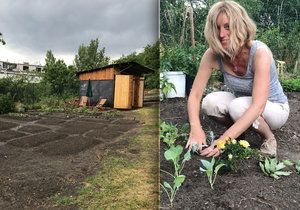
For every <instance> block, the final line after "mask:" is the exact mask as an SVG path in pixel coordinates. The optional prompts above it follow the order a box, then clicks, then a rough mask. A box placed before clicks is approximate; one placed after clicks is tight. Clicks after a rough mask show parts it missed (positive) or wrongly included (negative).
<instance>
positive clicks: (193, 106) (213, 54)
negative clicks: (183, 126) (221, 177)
mask: <svg viewBox="0 0 300 210" xmlns="http://www.w3.org/2000/svg"><path fill="white" fill-rule="evenodd" d="M255 33H256V25H255V23H254V22H253V20H252V19H251V18H250V17H249V16H248V14H247V12H246V11H245V9H244V8H243V7H242V6H240V5H239V4H238V3H236V2H234V1H221V2H218V3H215V4H214V5H213V6H212V7H211V9H210V11H209V13H208V16H207V20H206V25H205V31H204V34H205V38H206V40H207V42H208V44H209V48H208V49H207V50H206V52H205V53H204V55H203V57H202V59H201V62H200V66H199V70H198V73H197V75H196V78H195V80H194V84H193V87H192V90H191V93H190V96H189V99H188V114H189V121H190V125H191V131H190V136H189V141H188V143H187V145H186V147H188V148H191V146H192V145H193V144H197V145H199V147H198V148H200V154H201V155H204V156H207V157H210V156H218V155H219V154H220V151H219V150H218V149H217V148H216V147H215V144H216V142H217V141H218V140H219V139H224V138H226V137H231V138H237V137H238V136H240V135H241V134H242V133H243V132H244V131H246V130H247V129H248V128H249V127H250V126H252V127H253V128H254V130H255V131H257V132H258V133H259V134H260V135H261V136H262V137H263V138H264V139H265V140H264V142H263V144H262V146H261V152H262V153H264V154H266V155H270V156H276V154H277V153H276V151H277V143H276V139H275V138H274V134H273V132H272V130H274V129H278V128H280V127H281V126H283V125H284V123H285V122H286V121H287V119H288V115H289V105H288V100H287V97H286V95H285V94H284V92H283V90H282V87H281V85H280V83H279V80H278V75H277V72H276V66H275V62H274V59H273V56H272V53H271V51H270V49H269V48H268V47H267V46H266V45H265V44H264V43H262V42H260V41H256V40H254V37H255ZM214 69H219V70H220V71H221V72H222V73H223V76H224V82H225V84H226V86H227V87H229V89H230V90H231V92H214V93H210V94H208V95H207V96H206V97H205V98H204V99H203V100H202V106H201V107H202V110H203V111H204V113H206V114H207V115H209V116H212V117H214V118H216V119H218V120H219V121H223V122H225V121H228V119H229V118H231V119H232V120H233V122H234V123H233V124H232V125H231V126H230V127H229V128H228V130H226V131H225V132H224V133H223V134H222V135H221V136H220V137H219V139H218V140H216V141H214V143H213V144H212V145H210V146H209V147H207V148H206V149H203V150H202V146H203V145H206V137H205V133H204V131H203V129H202V127H201V122H200V119H199V112H200V101H201V99H202V95H203V91H204V89H205V87H206V84H207V81H208V79H209V78H210V76H211V74H212V72H213V70H214Z"/></svg>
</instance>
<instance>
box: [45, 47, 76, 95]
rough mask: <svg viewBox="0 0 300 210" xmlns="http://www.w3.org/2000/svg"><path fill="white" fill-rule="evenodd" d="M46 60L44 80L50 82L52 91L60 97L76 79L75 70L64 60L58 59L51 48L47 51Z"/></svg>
mask: <svg viewBox="0 0 300 210" xmlns="http://www.w3.org/2000/svg"><path fill="white" fill-rule="evenodd" d="M45 62H46V65H45V67H44V71H45V74H44V80H45V82H46V83H48V84H49V86H50V91H51V93H52V94H55V95H57V96H58V97H59V98H60V97H62V95H63V94H64V92H65V90H66V89H67V87H68V86H69V85H70V82H72V81H73V80H74V75H75V72H74V71H72V68H68V67H67V65H66V64H65V62H64V61H63V60H60V59H59V60H56V59H55V57H54V55H53V54H52V52H51V50H49V51H47V53H46V59H45Z"/></svg>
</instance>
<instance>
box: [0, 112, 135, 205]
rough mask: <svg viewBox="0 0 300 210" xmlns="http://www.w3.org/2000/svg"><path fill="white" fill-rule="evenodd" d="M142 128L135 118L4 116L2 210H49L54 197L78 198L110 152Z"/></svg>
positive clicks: (0, 131) (0, 133) (0, 127)
mask: <svg viewBox="0 0 300 210" xmlns="http://www.w3.org/2000/svg"><path fill="white" fill-rule="evenodd" d="M140 126H141V123H140V122H139V121H137V120H135V119H133V118H127V119H124V118H114V119H111V120H106V119H101V118H91V117H78V116H77V117H76V116H68V115H66V114H64V113H54V114H51V115H48V116H38V115H36V114H29V115H26V116H23V117H22V116H19V117H14V116H9V115H0V209H24V208H30V209H32V208H38V207H39V208H41V207H43V206H44V207H47V206H51V205H52V204H51V203H52V200H51V199H50V198H51V197H52V196H54V195H56V194H58V193H62V194H65V195H68V194H72V193H74V192H75V191H76V190H77V189H78V188H79V186H80V185H81V181H82V180H83V179H84V178H85V177H87V176H88V175H91V174H93V172H94V171H95V170H96V169H97V167H98V166H99V163H100V161H101V159H102V157H103V156H105V148H107V147H111V146H113V145H114V144H116V143H117V142H118V141H119V140H120V138H121V137H124V136H125V135H132V134H133V133H134V132H135V130H136V129H137V128H138V127H140ZM70 208H72V209H73V208H76V207H75V206H74V207H70Z"/></svg>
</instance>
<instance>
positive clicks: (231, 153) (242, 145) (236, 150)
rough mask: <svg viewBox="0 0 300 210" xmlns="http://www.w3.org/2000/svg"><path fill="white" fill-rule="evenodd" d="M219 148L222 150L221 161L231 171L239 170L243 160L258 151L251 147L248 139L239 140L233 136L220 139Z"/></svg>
mask: <svg viewBox="0 0 300 210" xmlns="http://www.w3.org/2000/svg"><path fill="white" fill-rule="evenodd" d="M217 148H218V149H220V150H222V153H221V156H220V161H221V162H222V163H224V164H225V165H226V168H227V169H228V170H230V171H237V170H238V166H239V164H240V163H241V162H242V161H243V160H245V159H247V158H250V157H251V156H253V155H254V154H256V151H255V150H253V149H251V148H250V145H249V143H248V142H247V141H246V140H240V141H239V142H237V141H236V140H235V139H232V138H227V139H224V140H219V141H218V142H217Z"/></svg>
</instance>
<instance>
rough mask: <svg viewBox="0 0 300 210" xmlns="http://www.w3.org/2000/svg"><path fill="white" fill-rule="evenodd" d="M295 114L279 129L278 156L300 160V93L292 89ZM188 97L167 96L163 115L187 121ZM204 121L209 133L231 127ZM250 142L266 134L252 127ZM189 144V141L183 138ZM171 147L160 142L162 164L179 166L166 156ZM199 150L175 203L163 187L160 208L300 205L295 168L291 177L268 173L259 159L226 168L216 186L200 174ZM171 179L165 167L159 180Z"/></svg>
mask: <svg viewBox="0 0 300 210" xmlns="http://www.w3.org/2000/svg"><path fill="white" fill-rule="evenodd" d="M287 95H288V99H289V105H290V116H289V119H288V122H287V123H286V124H285V126H284V127H282V128H281V129H279V130H278V131H276V132H275V137H276V139H277V142H278V159H279V160H284V159H290V160H294V161H295V160H300V123H299V120H300V93H288V94H287ZM186 106H187V101H186V99H168V100H166V101H164V102H162V103H161V104H160V117H161V120H165V121H167V122H172V123H173V124H177V125H178V126H179V127H180V126H181V125H183V124H184V123H186V122H188V115H187V110H186ZM201 122H202V126H203V127H204V130H205V131H206V133H207V135H208V136H209V133H211V132H210V131H212V132H213V133H214V135H215V136H219V135H221V134H222V132H224V131H225V130H226V127H223V126H221V125H220V124H218V123H216V122H215V121H213V120H211V119H209V118H208V117H207V116H205V115H203V114H201ZM245 139H246V140H248V141H249V142H250V145H251V147H253V148H259V147H260V145H261V144H262V139H261V138H260V137H259V136H258V135H257V134H256V133H254V132H253V131H251V130H248V131H246V133H245ZM180 144H181V145H185V143H184V142H180ZM165 150H166V146H165V145H164V144H163V143H162V142H161V143H160V168H161V169H162V170H165V171H169V172H172V173H173V171H174V168H173V166H172V165H171V162H167V161H166V160H165V159H164V156H163V153H164V151H165ZM200 159H204V158H203V157H200V156H199V155H196V154H193V155H192V159H191V160H190V161H188V162H187V163H186V165H185V167H184V169H183V171H182V174H184V175H185V176H186V180H185V182H184V184H183V186H181V187H180V189H179V190H178V192H177V195H176V197H175V200H174V203H173V207H170V205H169V200H168V198H167V195H166V193H165V192H164V191H163V189H162V188H161V189H160V208H161V209H251V210H252V209H259V210H264V209H288V210H293V209H295V210H296V209H297V210H298V209H300V174H297V173H296V170H295V168H293V167H291V168H288V169H287V170H289V171H292V174H291V175H290V176H288V177H282V178H280V179H279V180H274V179H273V178H270V177H267V176H265V175H264V174H263V173H262V172H261V171H260V168H259V165H258V163H259V161H258V159H257V158H252V159H248V160H246V161H244V162H243V164H242V165H241V166H240V169H239V170H238V171H237V172H224V171H223V172H222V173H220V174H219V176H218V177H217V179H216V182H215V185H214V189H211V188H210V185H209V182H208V179H207V177H206V175H205V174H203V173H200V170H199V167H200ZM163 181H169V182H170V177H169V175H166V174H165V173H163V172H161V175H160V182H161V183H162V182H163Z"/></svg>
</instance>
